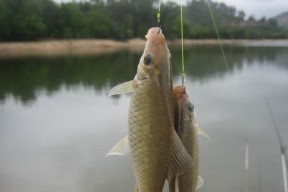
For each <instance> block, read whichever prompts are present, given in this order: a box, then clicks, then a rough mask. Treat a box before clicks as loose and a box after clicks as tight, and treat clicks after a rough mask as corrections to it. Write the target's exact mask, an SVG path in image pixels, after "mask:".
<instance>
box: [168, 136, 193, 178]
mask: <svg viewBox="0 0 288 192" xmlns="http://www.w3.org/2000/svg"><path fill="white" fill-rule="evenodd" d="M193 165H194V162H193V160H192V158H191V157H190V155H189V154H188V153H187V151H186V149H185V147H184V146H183V144H182V142H181V140H180V138H179V137H178V135H177V133H176V132H175V131H173V134H172V146H171V154H170V161H169V169H168V174H167V179H168V181H171V180H172V179H173V177H175V176H178V175H181V174H182V173H184V172H185V171H186V170H187V169H189V168H192V167H193Z"/></svg>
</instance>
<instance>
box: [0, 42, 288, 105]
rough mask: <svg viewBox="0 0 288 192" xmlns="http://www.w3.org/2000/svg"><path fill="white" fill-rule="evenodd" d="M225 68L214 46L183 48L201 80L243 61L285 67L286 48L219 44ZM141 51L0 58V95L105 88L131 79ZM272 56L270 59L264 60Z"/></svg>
mask: <svg viewBox="0 0 288 192" xmlns="http://www.w3.org/2000/svg"><path fill="white" fill-rule="evenodd" d="M225 52H226V56H227V60H228V62H229V68H227V66H226V65H225V64H224V60H223V56H222V54H221V52H220V49H219V47H218V46H215V47H214V46H207V47H203V46H196V47H190V48H187V49H186V51H185V53H184V54H185V60H186V72H187V76H190V77H193V79H194V80H195V81H201V82H205V81H207V80H209V79H211V78H215V77H219V78H221V77H222V76H223V75H224V74H226V73H233V71H234V70H241V69H242V67H243V65H244V64H248V65H251V64H253V63H254V61H257V63H259V64H267V63H273V65H277V66H279V67H281V68H283V69H287V68H288V48H283V47H282V48H272V47H261V48H255V47H253V48H249V47H233V46H227V47H225ZM171 53H172V63H173V74H174V75H175V76H176V77H178V76H179V75H180V73H181V72H180V71H181V66H180V61H181V52H180V49H179V48H177V47H174V48H172V49H171ZM140 56H141V53H130V52H117V53H113V54H111V55H102V56H85V57H83V56H69V57H67V56H66V57H56V58H17V59H2V60H0V100H1V101H2V102H3V101H5V99H6V98H7V97H9V96H11V95H12V96H13V97H14V99H16V100H19V101H21V102H22V103H23V104H28V103H31V102H33V101H34V100H36V99H37V94H38V93H39V92H40V91H44V92H46V93H47V94H49V95H51V94H53V93H54V92H57V91H58V90H59V88H60V87H62V86H65V87H66V88H67V89H69V88H72V87H75V86H84V87H90V88H94V89H95V90H96V91H97V92H101V91H103V90H104V91H106V90H107V89H109V88H110V87H111V86H112V85H115V84H117V83H120V82H123V81H127V80H129V79H132V78H133V77H134V75H135V72H136V68H137V64H138V61H139V58H140ZM269 61H273V62H269Z"/></svg>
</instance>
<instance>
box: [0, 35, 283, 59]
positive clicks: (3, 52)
mask: <svg viewBox="0 0 288 192" xmlns="http://www.w3.org/2000/svg"><path fill="white" fill-rule="evenodd" d="M167 43H168V46H179V45H180V44H181V41H180V40H173V41H167ZM221 43H222V44H223V45H238V46H287V47H288V40H221ZM184 44H185V46H196V45H218V44H219V42H218V40H184ZM144 46H145V40H144V39H132V40H129V41H125V42H124V41H122V42H121V41H113V40H97V39H93V40H59V41H41V42H24V43H23V42H15V43H0V57H1V58H5V57H25V56H62V55H91V54H107V53H112V52H115V51H119V50H129V51H142V50H143V49H144Z"/></svg>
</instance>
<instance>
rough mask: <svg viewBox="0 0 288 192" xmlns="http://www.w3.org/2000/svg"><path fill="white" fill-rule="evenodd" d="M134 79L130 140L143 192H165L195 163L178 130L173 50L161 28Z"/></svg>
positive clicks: (153, 35) (152, 35) (150, 37)
mask: <svg viewBox="0 0 288 192" xmlns="http://www.w3.org/2000/svg"><path fill="white" fill-rule="evenodd" d="M146 38H147V42H146V46H145V50H144V53H143V55H142V57H141V59H140V62H139V65H138V69H137V75H136V76H135V79H134V80H133V81H132V88H133V91H132V96H131V102H130V108H129V117H128V119H129V120H128V141H129V147H130V151H131V154H132V162H133V168H134V173H135V179H136V186H137V189H138V191H139V192H161V191H162V189H163V186H164V182H165V179H168V180H170V179H171V178H173V177H174V176H175V175H177V172H181V171H182V170H184V169H187V167H190V166H191V164H192V159H191V157H190V156H189V155H188V154H187V152H186V150H185V148H184V146H183V144H182V143H181V140H180V138H179V137H178V135H177V133H176V131H175V129H174V120H173V118H174V117H173V98H172V95H173V94H172V80H171V72H170V71H171V64H170V52H169V49H168V48H167V45H166V43H165V37H164V35H163V34H162V32H161V29H160V28H151V29H150V30H149V31H148V34H147V35H146Z"/></svg>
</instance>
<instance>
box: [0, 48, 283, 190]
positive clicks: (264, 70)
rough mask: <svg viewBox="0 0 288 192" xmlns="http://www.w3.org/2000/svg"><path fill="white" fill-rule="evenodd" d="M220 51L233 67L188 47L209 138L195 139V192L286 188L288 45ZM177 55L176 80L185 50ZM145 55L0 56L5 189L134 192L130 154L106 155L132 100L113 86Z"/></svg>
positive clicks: (0, 178)
mask: <svg viewBox="0 0 288 192" xmlns="http://www.w3.org/2000/svg"><path fill="white" fill-rule="evenodd" d="M224 49H225V53H226V55H227V60H228V63H229V66H228V67H227V66H226V65H225V64H224V62H223V56H222V55H221V52H220V49H219V47H217V46H215V47H213V46H205V47H203V46H196V47H190V48H186V51H185V59H186V71H187V79H186V83H187V87H188V91H189V93H190V96H191V97H192V100H193V103H194V105H195V111H196V113H197V120H198V124H199V126H200V127H202V129H204V130H205V131H206V132H208V133H209V134H210V136H211V137H212V141H211V142H210V141H208V140H207V139H205V138H203V137H200V138H199V139H200V155H201V161H200V163H201V167H200V174H201V176H202V177H203V179H204V181H205V185H204V187H203V188H201V189H200V190H199V191H200V192H204V191H207V192H208V191H209V192H236V191H237V192H238V191H241V192H242V191H247V192H248V191H253V192H258V191H259V192H271V191H275V192H282V191H284V185H283V173H282V162H281V152H280V145H279V141H278V139H277V135H276V131H275V129H278V130H279V132H280V136H281V138H282V140H283V143H284V145H286V144H287V141H288V127H287V125H288V47H285V46H281V47H271V46H269V47H257V46H253V47H236V46H227V47H224ZM171 53H172V62H173V74H174V83H175V84H178V83H180V80H181V79H180V74H181V65H180V60H181V57H180V56H181V54H180V49H179V48H172V49H171ZM141 54H142V53H130V52H128V51H126V52H125V51H123V52H117V53H113V54H107V55H101V56H93V55H91V56H63V57H55V58H52V57H49V58H37V57H34V58H17V59H16V58H15V59H9V58H6V59H4V58H2V59H1V60H0V191H1V192H20V191H21V192H52V191H53V192H113V191H118V192H124V191H125V192H130V191H133V189H134V183H135V181H134V177H133V172H132V168H131V160H130V157H129V156H121V157H119V156H111V157H107V158H105V154H106V153H107V152H108V151H109V150H110V148H111V147H112V146H113V145H114V144H115V143H116V142H117V141H118V140H119V139H121V138H122V137H123V136H125V135H126V134H127V113H128V107H129V100H130V97H129V95H124V96H120V97H108V96H107V92H108V91H109V89H110V88H111V87H112V86H114V85H116V84H119V83H121V82H124V81H127V80H131V79H132V78H133V77H134V75H135V73H136V67H137V64H138V61H139V58H140V56H141ZM245 162H246V163H245ZM245 167H246V168H245ZM165 191H167V186H166V188H165Z"/></svg>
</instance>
